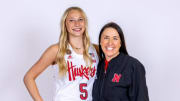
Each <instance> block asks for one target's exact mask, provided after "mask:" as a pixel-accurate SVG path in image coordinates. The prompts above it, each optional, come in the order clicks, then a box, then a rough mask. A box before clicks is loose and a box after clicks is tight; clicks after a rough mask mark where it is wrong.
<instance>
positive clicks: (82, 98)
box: [79, 83, 88, 100]
mask: <svg viewBox="0 0 180 101" xmlns="http://www.w3.org/2000/svg"><path fill="white" fill-rule="evenodd" d="M84 87H87V83H81V84H80V85H79V90H80V92H81V93H82V94H80V98H81V100H86V99H87V97H88V92H87V90H86V89H85V88H84Z"/></svg>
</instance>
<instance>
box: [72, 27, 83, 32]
mask: <svg viewBox="0 0 180 101" xmlns="http://www.w3.org/2000/svg"><path fill="white" fill-rule="evenodd" d="M72 30H73V31H75V32H80V31H81V30H82V28H73V29H72Z"/></svg>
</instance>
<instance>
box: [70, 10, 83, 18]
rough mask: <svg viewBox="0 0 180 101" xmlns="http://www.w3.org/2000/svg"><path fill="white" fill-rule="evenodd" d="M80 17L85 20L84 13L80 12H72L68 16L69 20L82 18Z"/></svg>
mask: <svg viewBox="0 0 180 101" xmlns="http://www.w3.org/2000/svg"><path fill="white" fill-rule="evenodd" d="M80 17H82V18H84V16H83V14H82V12H81V11H79V10H70V11H69V12H68V15H67V18H80Z"/></svg>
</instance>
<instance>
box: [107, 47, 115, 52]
mask: <svg viewBox="0 0 180 101" xmlns="http://www.w3.org/2000/svg"><path fill="white" fill-rule="evenodd" d="M113 49H114V48H113V47H106V50H107V51H112V50H113Z"/></svg>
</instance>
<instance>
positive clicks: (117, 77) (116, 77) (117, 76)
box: [112, 73, 122, 82]
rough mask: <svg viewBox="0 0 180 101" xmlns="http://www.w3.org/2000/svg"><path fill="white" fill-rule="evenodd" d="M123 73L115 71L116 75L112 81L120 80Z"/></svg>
mask: <svg viewBox="0 0 180 101" xmlns="http://www.w3.org/2000/svg"><path fill="white" fill-rule="evenodd" d="M121 76H122V75H121V74H119V75H118V74H117V73H114V77H113V79H112V82H119V80H120V79H121Z"/></svg>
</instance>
